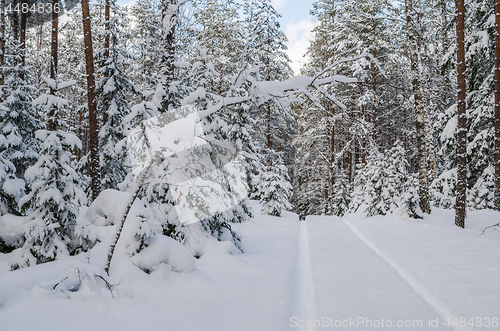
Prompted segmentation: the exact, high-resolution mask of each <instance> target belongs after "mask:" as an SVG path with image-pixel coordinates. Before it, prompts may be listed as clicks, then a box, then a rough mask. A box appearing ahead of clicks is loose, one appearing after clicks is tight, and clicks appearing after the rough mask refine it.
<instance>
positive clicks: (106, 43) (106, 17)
mask: <svg viewBox="0 0 500 331" xmlns="http://www.w3.org/2000/svg"><path fill="white" fill-rule="evenodd" d="M104 20H105V21H106V25H105V30H106V32H109V20H110V3H109V0H106V4H105V8H104ZM104 58H106V59H107V58H109V35H108V34H106V37H105V38H104ZM107 122H108V113H106V112H104V113H103V114H102V124H103V125H105V124H106V123H107Z"/></svg>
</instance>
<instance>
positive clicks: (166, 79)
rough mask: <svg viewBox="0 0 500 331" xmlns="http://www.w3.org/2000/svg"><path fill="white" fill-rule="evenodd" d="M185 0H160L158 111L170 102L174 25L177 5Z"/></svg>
mask: <svg viewBox="0 0 500 331" xmlns="http://www.w3.org/2000/svg"><path fill="white" fill-rule="evenodd" d="M184 2H186V0H162V10H161V21H162V33H161V41H160V43H161V50H162V54H161V59H160V74H159V79H160V81H159V86H158V88H157V93H160V95H157V96H156V97H157V98H159V99H160V100H161V101H160V107H159V111H160V112H162V113H164V112H167V111H168V108H169V106H170V104H171V102H172V100H170V98H171V96H170V85H171V84H172V82H173V81H174V70H175V66H174V61H175V27H176V25H177V15H178V12H179V6H180V5H182V4H183V3H184Z"/></svg>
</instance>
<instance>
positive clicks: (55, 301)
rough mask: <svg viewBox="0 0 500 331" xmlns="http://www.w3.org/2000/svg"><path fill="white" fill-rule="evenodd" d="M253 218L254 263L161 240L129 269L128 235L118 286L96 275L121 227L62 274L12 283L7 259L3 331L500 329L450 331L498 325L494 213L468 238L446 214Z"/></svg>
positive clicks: (248, 235) (221, 249) (477, 216)
mask: <svg viewBox="0 0 500 331" xmlns="http://www.w3.org/2000/svg"><path fill="white" fill-rule="evenodd" d="M113 196H114V197H113ZM101 199H102V201H100V203H101V204H102V203H104V202H105V201H107V202H109V203H110V204H112V203H114V205H112V206H114V207H116V208H117V209H119V206H118V201H121V200H124V197H123V196H120V194H118V192H116V191H111V190H109V191H108V192H106V193H105V194H104V196H103V197H102V198H101ZM251 206H252V210H253V213H254V214H255V215H256V217H255V218H254V219H252V220H250V221H248V222H246V223H242V224H236V225H234V227H235V229H236V230H237V231H238V232H239V233H240V234H241V236H242V240H243V245H244V246H245V253H244V254H241V253H238V251H237V250H236V249H234V246H233V245H232V243H231V242H229V241H222V242H218V241H216V240H215V239H213V240H209V241H206V242H204V243H203V245H204V247H203V249H202V254H200V255H201V256H199V258H198V259H195V258H193V256H192V255H191V254H190V252H189V251H188V249H186V247H185V246H183V245H182V244H180V243H178V242H175V241H173V240H172V239H169V238H166V237H163V236H158V237H154V238H153V240H152V241H151V242H150V246H149V247H147V248H146V249H144V250H143V251H142V252H141V253H138V254H136V255H134V256H132V257H129V255H128V253H127V250H126V245H127V244H128V239H126V238H127V236H128V235H130V234H131V233H132V232H131V230H132V227H131V223H126V227H127V224H128V226H129V229H126V228H124V234H123V235H124V238H125V240H124V241H121V242H119V244H118V246H117V251H116V259H114V260H113V264H112V267H111V275H110V276H109V277H108V276H107V275H106V274H104V273H103V271H102V268H101V267H100V265H102V262H103V261H104V259H105V256H106V253H107V247H108V244H107V243H108V242H109V239H110V238H111V236H112V235H113V230H114V228H115V226H109V225H108V226H98V227H99V228H101V229H100V239H101V242H99V243H97V245H96V246H95V247H94V248H93V249H91V251H90V252H89V253H82V254H80V255H77V256H75V257H67V258H65V259H63V260H58V261H55V262H50V263H46V264H42V265H38V266H34V267H30V268H24V269H20V270H16V271H12V272H11V271H9V270H8V264H7V261H8V259H9V257H10V256H11V255H12V253H10V254H0V320H1V321H2V330H6V331H10V330H40V331H46V330H47V331H48V330H51V331H52V330H55V331H57V330H66V329H75V326H78V329H81V330H96V331H98V330H124V331H127V330H137V329H140V330H158V329H168V330H173V331H177V330H178V331H191V330H193V331H194V330H203V331H215V330H217V331H226V330H228V331H229V330H242V331H246V330H248V331H255V330H262V331H279V330H290V329H299V330H313V329H316V330H317V329H322V328H325V329H328V328H337V329H347V328H355V329H360V330H387V329H396V330H417V329H421V330H444V329H447V330H451V329H454V330H491V329H492V328H491V327H490V328H484V327H483V328H480V327H477V328H474V327H470V326H465V327H460V326H458V327H453V328H448V327H445V325H444V322H445V320H446V318H449V317H458V318H460V317H466V318H467V321H469V318H470V317H474V318H477V317H482V318H485V317H490V318H493V317H498V316H500V298H499V297H498V293H500V284H499V283H498V275H499V274H500V266H499V265H498V263H496V262H497V261H498V260H499V258H500V252H499V250H498V243H499V240H500V234H499V233H498V232H494V231H491V230H490V231H487V232H485V233H484V234H483V235H481V236H480V233H481V230H482V229H483V228H484V227H486V226H488V225H491V224H494V223H497V222H498V219H499V213H498V212H493V211H473V212H470V213H469V215H468V220H467V226H468V227H467V228H466V229H465V230H464V229H459V228H457V227H455V226H454V224H453V219H454V215H453V212H452V211H447V210H441V209H435V210H433V214H431V215H430V216H427V217H426V218H425V219H424V220H412V219H401V218H400V217H397V216H391V215H389V216H377V217H371V218H365V217H364V216H363V215H362V214H360V213H358V214H347V215H346V216H345V217H344V218H338V217H330V216H309V217H307V218H306V221H305V222H299V221H298V217H297V215H295V214H293V213H290V212H284V216H283V217H279V218H278V217H271V216H263V215H261V214H260V213H259V210H260V206H259V204H258V203H257V202H254V201H253V202H251ZM91 208H94V209H95V208H96V206H94V207H92V206H91ZM134 208H137V207H134ZM134 208H133V209H134ZM110 209H111V208H110ZM136 211H137V210H136ZM107 212H108V213H109V211H107ZM190 226H193V225H190ZM193 229H194V228H193ZM127 233H128V234H127ZM141 269H143V270H147V271H148V272H149V273H146V272H144V271H143V270H141ZM104 280H106V281H107V282H108V283H106V282H105V281H104ZM382 321H383V322H382ZM389 321H390V322H391V323H393V327H392V328H389V327H380V326H379V327H377V326H376V325H377V323H378V324H379V325H380V323H384V325H386V326H387V325H388V324H387V323H389ZM419 321H421V324H420V325H421V327H420V326H418V325H419V324H414V325H417V326H411V327H404V326H403V327H396V325H395V324H396V323H398V322H400V323H420V322H419ZM352 323H354V325H355V326H354V327H353V326H352V325H353V324H352ZM370 323H372V324H370ZM429 323H433V324H432V325H433V326H429ZM436 323H437V324H436ZM336 325H340V327H339V326H336ZM342 325H344V327H342ZM346 325H347V326H346ZM370 325H373V326H370ZM434 325H437V327H434ZM314 326H316V328H314Z"/></svg>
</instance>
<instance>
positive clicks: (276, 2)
mask: <svg viewBox="0 0 500 331" xmlns="http://www.w3.org/2000/svg"><path fill="white" fill-rule="evenodd" d="M287 2H288V0H273V1H271V4H272V5H273V7H274V8H276V9H278V8H279V7H281V6H282V5H284V4H285V3H287Z"/></svg>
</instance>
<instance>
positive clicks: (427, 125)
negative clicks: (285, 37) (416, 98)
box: [424, 112, 437, 180]
mask: <svg viewBox="0 0 500 331" xmlns="http://www.w3.org/2000/svg"><path fill="white" fill-rule="evenodd" d="M424 121H425V132H426V134H427V146H428V147H429V168H430V170H431V178H432V180H435V179H436V177H437V174H436V150H435V148H434V138H433V137H432V132H431V128H430V123H429V116H428V115H427V112H424Z"/></svg>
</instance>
